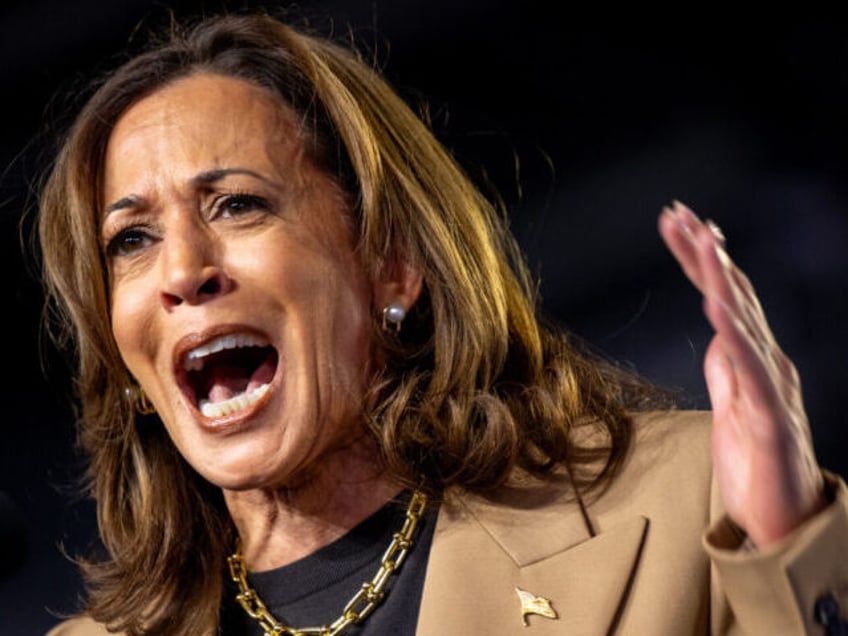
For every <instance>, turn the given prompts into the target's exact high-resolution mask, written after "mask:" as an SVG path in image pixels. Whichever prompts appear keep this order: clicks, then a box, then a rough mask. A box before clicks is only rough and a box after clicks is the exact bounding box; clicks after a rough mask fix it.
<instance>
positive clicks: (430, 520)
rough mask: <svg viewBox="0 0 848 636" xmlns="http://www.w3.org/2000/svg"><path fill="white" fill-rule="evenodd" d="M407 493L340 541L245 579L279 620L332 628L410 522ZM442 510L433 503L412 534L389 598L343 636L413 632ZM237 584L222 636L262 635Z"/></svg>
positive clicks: (228, 595) (228, 593)
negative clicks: (240, 599) (241, 599)
mask: <svg viewBox="0 0 848 636" xmlns="http://www.w3.org/2000/svg"><path fill="white" fill-rule="evenodd" d="M409 497H410V494H409V493H404V494H403V495H401V496H400V497H398V498H397V499H396V500H393V501H390V502H389V503H387V504H386V505H385V506H383V507H382V508H381V509H380V510H378V511H377V512H376V513H374V514H373V515H372V516H370V517H369V518H368V519H366V520H365V521H363V522H362V523H360V524H359V525H358V526H356V527H355V528H353V529H352V530H351V531H350V532H348V533H347V534H346V535H344V536H343V537H341V538H339V539H337V540H336V541H334V542H333V543H331V544H329V545H327V546H324V547H323V548H321V549H320V550H318V551H317V552H315V553H313V554H310V555H309V556H307V557H304V558H303V559H300V560H299V561H295V562H294V563H290V564H289V565H286V566H284V567H281V568H277V569H276V570H269V571H267V572H259V573H252V574H249V575H248V581H249V583H250V585H251V587H253V589H254V590H256V592H257V594H258V595H259V597H260V598H261V599H262V601H263V602H264V603H265V606H266V607H267V608H268V610H269V611H270V612H271V613H272V614H273V615H274V617H275V618H276V619H277V620H278V621H280V622H281V623H284V624H286V625H290V626H292V627H296V628H304V627H317V626H320V625H329V624H331V623H333V622H334V621H335V620H336V619H337V618H339V616H341V614H342V611H343V609H344V607H345V605H347V603H348V602H349V601H350V599H351V598H352V597H353V595H354V594H356V592H357V591H358V590H359V589H360V588H361V587H362V584H363V583H366V582H369V581H371V579H372V578H373V577H374V575H375V574H376V573H377V571H378V570H379V569H380V562H381V559H382V558H383V555H384V553H385V552H386V549H387V548H388V547H389V544H390V543H391V542H392V535H394V533H396V532H398V531H400V529H401V527H402V526H403V523H404V520H405V518H406V508H407V505H408V503H409ZM436 512H437V507H436V506H434V505H428V506H427V509H426V510H425V512H424V514H423V515H422V516H421V519H420V520H419V522H418V527H417V528H416V530H415V534H414V536H413V537H412V540H413V542H414V544H413V546H412V548H411V549H410V551H409V552H408V553H407V555H406V560H405V561H404V562H403V564H402V565H401V566H400V568H399V569H397V570H396V571H395V573H394V574H393V575H392V576H391V577H390V578H389V581H388V583H387V586H386V590H387V591H386V595H385V597H384V599H383V601H382V603H380V604H379V605H378V606H377V607H376V608H375V609H374V611H373V612H372V613H371V614H370V615H369V616H368V617H367V618H366V619H365V620H364V621H363V622H362V623H360V624H358V625H351V626H350V627H349V628H348V629H347V631H345V632H344V633H345V636H347V635H351V636H352V635H356V636H386V635H387V634H392V635H393V636H395V635H396V636H404V635H407V634H408V635H410V636H411V635H413V634H414V633H415V626H416V624H417V622H418V609H419V606H420V605H421V594H422V591H423V589H424V575H425V574H426V570H427V557H428V555H429V552H430V544H431V542H432V539H433V528H434V527H435V525H436V524H435V522H436ZM235 595H236V586H235V584H233V583H230V584H229V585H227V586H226V587H225V597H224V600H223V603H222V613H221V629H220V633H221V634H222V635H224V636H254V635H255V636H263V633H264V632H263V630H262V628H261V627H260V626H259V623H258V622H256V620H255V619H253V618H250V617H249V616H248V615H247V613H246V612H245V611H244V609H243V608H242V607H241V606H240V605H239V604H238V602H237V601H236V600H235Z"/></svg>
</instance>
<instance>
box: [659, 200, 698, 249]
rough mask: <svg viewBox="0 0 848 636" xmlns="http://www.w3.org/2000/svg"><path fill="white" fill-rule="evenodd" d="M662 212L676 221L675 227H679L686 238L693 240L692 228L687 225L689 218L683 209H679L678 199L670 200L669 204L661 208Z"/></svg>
mask: <svg viewBox="0 0 848 636" xmlns="http://www.w3.org/2000/svg"><path fill="white" fill-rule="evenodd" d="M663 213H664V214H668V215H669V216H670V217H671V218H672V219H674V222H675V223H677V227H679V228H680V231H681V232H682V233H683V235H684V236H685V237H686V238H688V239H689V240H694V235H693V234H692V228H691V227H690V225H689V224H690V222H691V219H690V218H688V217H687V216H686V214H685V212H684V211H683V210H681V208H680V205H679V202H678V201H672V202H671V205H667V206H665V207H664V208H663Z"/></svg>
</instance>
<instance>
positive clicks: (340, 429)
mask: <svg viewBox="0 0 848 636" xmlns="http://www.w3.org/2000/svg"><path fill="white" fill-rule="evenodd" d="M102 195H103V206H104V209H105V210H106V213H105V214H104V218H103V221H102V235H103V243H104V246H105V249H106V252H107V255H108V258H109V264H110V276H111V309H112V324H113V333H114V336H115V339H116V342H117V344H118V347H119V350H120V351H121V354H122V357H123V359H124V362H125V363H126V365H127V367H128V369H129V370H130V372H131V373H132V374H133V375H134V376H135V378H136V379H137V380H138V381H139V383H140V384H141V386H142V387H143V388H144V390H145V392H146V393H147V395H148V396H149V398H150V399H151V401H152V403H153V404H154V406H155V407H156V409H157V411H158V413H159V415H160V417H161V419H162V421H163V422H164V424H165V426H166V428H167V430H168V433H169V435H170V436H171V438H172V439H173V441H174V443H175V445H176V446H177V448H178V449H179V451H180V452H181V453H182V455H183V456H184V457H185V458H186V460H187V461H188V462H189V463H190V464H191V465H192V466H193V467H194V468H195V469H196V470H197V471H198V472H199V473H200V474H202V475H203V476H204V477H205V478H206V479H208V480H209V481H211V482H212V483H214V484H216V485H218V486H219V487H221V488H222V489H223V491H224V495H225V500H226V502H227V505H228V508H229V510H230V513H231V514H232V516H233V519H234V520H235V522H236V525H237V528H238V531H239V534H240V536H241V538H242V542H243V552H244V554H245V558H246V560H247V562H248V565H249V566H250V568H251V569H253V570H262V569H268V568H271V567H277V566H279V565H283V564H285V563H288V562H291V561H293V560H295V559H297V558H300V557H302V556H304V555H306V554H309V553H311V552H313V551H314V550H316V549H318V548H319V547H321V546H323V545H326V544H327V543H329V542H330V541H332V540H334V539H335V538H337V537H338V536H340V535H342V534H343V533H344V532H345V531H346V530H347V529H349V528H350V527H352V526H353V525H355V524H356V523H358V522H359V521H361V520H362V519H364V518H366V517H367V516H368V515H370V514H371V513H372V512H374V511H375V510H376V509H377V508H379V507H380V506H381V505H382V504H383V503H384V502H385V501H386V500H387V499H389V498H390V497H391V496H393V495H394V494H396V492H397V487H396V486H394V485H393V484H392V482H391V481H390V480H389V479H387V478H386V477H385V475H384V474H383V472H382V469H381V466H380V462H379V459H378V458H379V453H378V449H377V448H376V447H375V445H374V442H373V439H372V438H371V437H370V436H369V435H367V434H366V432H365V430H364V428H363V426H362V423H361V409H362V401H363V398H364V392H365V388H366V387H367V386H368V382H369V378H370V375H371V373H372V372H373V371H374V367H375V366H376V364H377V361H376V355H375V352H374V351H373V349H372V345H371V340H370V337H369V333H370V329H371V321H372V317H373V316H375V315H379V311H380V310H381V309H382V307H384V306H385V305H386V304H388V303H390V302H399V303H400V304H401V305H403V306H404V307H406V308H409V307H410V306H411V305H412V304H413V303H414V302H415V300H416V298H417V296H418V294H419V293H420V289H421V278H420V275H419V274H418V273H417V272H415V271H414V270H413V269H412V268H410V267H408V266H398V264H393V266H389V267H387V268H386V271H385V272H384V274H385V275H381V276H378V277H377V280H376V281H372V280H369V278H368V276H367V275H366V274H365V270H364V268H363V266H362V263H361V262H359V259H358V257H357V254H356V251H355V249H354V236H353V232H352V229H351V225H350V222H349V217H348V213H347V209H346V204H345V199H344V197H343V196H342V194H341V193H340V192H339V190H338V188H337V187H336V186H335V184H334V183H333V182H332V180H331V179H330V178H329V177H328V176H327V175H325V174H323V173H321V171H320V170H318V169H316V167H315V166H314V165H313V164H312V163H311V162H310V160H309V159H308V156H307V155H306V153H305V151H304V145H303V140H302V139H301V131H300V129H299V128H298V126H297V125H296V123H295V122H294V120H293V117H292V116H291V114H290V112H289V111H288V110H287V109H286V108H285V107H284V106H283V105H281V103H280V102H279V101H278V100H277V99H276V98H275V97H274V96H273V95H272V94H270V93H269V92H267V91H265V90H264V89H261V88H258V87H256V86H253V85H251V84H249V83H246V82H244V81H241V80H237V79H233V78H226V77H221V76H213V75H204V74H199V75H195V76H191V77H189V78H186V79H182V80H179V81H177V82H175V83H173V84H171V85H169V86H166V87H165V88H162V89H160V90H158V91H156V92H154V93H153V94H152V95H150V96H148V97H146V98H144V99H142V100H141V101H139V102H138V103H136V104H135V105H134V106H132V107H131V108H130V109H129V110H128V111H127V112H126V113H125V114H124V115H123V116H122V117H121V119H120V120H119V122H118V124H117V126H116V127H115V130H114V131H113V134H112V136H111V138H110V141H109V145H108V148H107V155H106V163H105V175H104V186H103V193H102ZM659 229H660V233H661V235H662V237H663V239H664V240H665V242H666V243H667V245H668V247H669V249H670V250H671V252H672V253H673V254H674V256H675V258H676V259H677V260H678V261H679V263H680V265H681V267H682V268H683V270H684V272H685V273H686V275H687V276H688V277H689V279H690V280H691V281H692V283H693V284H694V285H695V286H696V287H697V288H698V289H699V290H700V291H701V293H702V294H703V295H704V309H705V313H706V316H707V318H708V320H709V321H710V323H711V325H712V326H713V328H714V329H715V332H716V334H715V337H714V339H713V341H712V343H711V345H710V347H709V350H708V352H707V356H706V360H705V374H706V378H707V383H708V387H709V390H710V396H711V400H712V407H713V411H714V428H713V449H714V463H715V469H716V475H717V479H718V482H719V486H720V489H721V492H722V495H723V497H724V501H725V504H726V506H727V509H728V511H729V513H730V515H731V517H732V518H733V519H734V520H735V521H736V522H737V523H738V524H739V525H740V526H742V527H743V528H744V529H745V530H746V531H747V532H748V534H749V536H750V537H751V539H752V540H753V541H754V542H755V543H756V544H757V545H759V546H761V547H763V546H766V545H769V544H770V543H773V542H775V541H779V540H780V539H781V538H783V537H784V536H786V535H787V534H788V533H789V532H791V531H792V530H793V529H794V528H796V527H797V526H798V525H799V524H800V523H802V522H803V521H804V520H805V519H807V518H808V517H810V516H811V515H812V514H814V513H815V512H816V511H817V510H819V509H820V508H821V506H822V505H823V500H822V494H821V493H822V478H821V474H820V471H819V469H818V467H817V465H816V461H815V456H814V453H813V448H812V443H811V439H810V432H809V427H808V424H807V420H806V415H805V412H804V408H803V404H802V401H801V391H800V384H799V380H798V377H797V372H796V371H795V369H794V367H793V366H792V364H791V362H790V361H789V360H788V359H787V358H786V356H785V355H784V354H783V352H782V351H781V350H780V348H779V347H778V346H777V344H776V343H775V341H774V338H773V336H772V334H771V331H770V330H769V328H768V324H767V322H766V320H765V317H764V315H763V312H762V309H761V307H760V304H759V302H758V300H757V297H756V294H755V293H754V290H753V288H752V287H751V285H750V283H749V282H748V280H747V278H746V277H745V276H744V275H743V274H742V273H741V272H740V271H739V270H738V268H737V267H736V266H735V265H734V264H733V263H732V261H731V260H730V259H729V257H728V256H727V254H726V252H725V251H724V248H723V243H722V241H721V240H720V238H718V236H717V234H716V232H715V231H714V228H711V227H710V225H709V224H707V223H704V222H702V221H701V220H700V219H698V217H696V216H695V215H694V213H692V212H691V211H690V210H689V209H688V208H686V207H685V206H683V205H682V204H679V203H675V204H673V205H672V206H671V207H670V208H668V209H666V210H665V211H664V212H663V213H662V215H661V217H660V220H659ZM230 333H250V334H253V335H256V336H259V337H261V338H263V339H264V340H265V341H267V342H268V343H269V344H270V345H272V346H273V347H274V349H275V350H276V352H277V361H276V364H275V365H270V370H269V377H267V378H263V381H270V390H269V391H268V393H267V394H266V395H265V396H264V397H263V398H262V399H261V400H260V401H259V402H258V403H257V404H255V405H254V406H252V407H250V408H247V409H245V410H243V411H240V412H237V413H234V414H232V415H229V416H226V417H222V418H207V417H204V416H202V415H200V413H199V411H197V409H196V407H195V404H194V400H192V399H191V398H190V396H187V395H186V393H185V391H184V390H183V388H181V386H180V380H179V376H180V372H179V367H180V365H181V364H182V359H183V356H184V355H185V353H186V352H187V351H189V350H190V349H192V348H193V347H196V346H198V345H200V344H202V343H204V342H207V341H208V340H209V339H210V338H212V337H215V336H219V335H222V334H230Z"/></svg>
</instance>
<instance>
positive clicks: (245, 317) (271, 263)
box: [102, 75, 420, 569]
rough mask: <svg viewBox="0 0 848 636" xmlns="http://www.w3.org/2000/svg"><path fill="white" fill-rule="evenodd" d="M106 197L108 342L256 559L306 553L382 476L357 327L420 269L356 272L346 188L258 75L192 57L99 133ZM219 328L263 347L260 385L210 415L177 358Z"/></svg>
mask: <svg viewBox="0 0 848 636" xmlns="http://www.w3.org/2000/svg"><path fill="white" fill-rule="evenodd" d="M221 171H224V172H221ZM103 203H104V209H105V210H106V213H105V214H104V219H103V221H102V235H103V243H104V246H106V251H107V254H108V256H109V261H110V274H111V309H112V327H113V333H114V336H115V339H116V341H117V344H118V347H119V350H120V352H121V355H122V357H123V359H124V362H125V363H126V365H127V367H128V369H129V370H130V372H131V373H132V374H133V375H134V376H135V378H136V379H137V380H138V381H139V383H140V384H141V386H142V387H143V388H144V390H145V392H146V393H147V395H148V396H149V398H150V400H151V401H152V403H153V405H154V406H155V407H156V410H157V412H158V413H159V416H160V417H161V419H162V421H163V422H164V424H165V426H166V428H167V430H168V433H169V435H170V437H171V438H172V440H173V441H174V443H175V445H176V446H177V448H178V449H179V451H180V453H181V454H182V455H183V456H184V457H185V458H186V460H187V461H188V462H189V463H190V464H191V465H192V466H193V467H194V468H195V469H196V470H197V471H198V472H199V473H200V474H201V475H203V476H204V477H205V478H206V479H208V480H209V481H211V482H212V483H214V484H216V485H218V486H219V487H221V488H222V489H224V493H225V499H226V501H227V505H228V507H229V509H230V512H231V514H232V515H233V518H234V520H235V521H236V525H237V527H238V529H239V533H240V536H241V538H242V541H243V552H244V555H245V557H246V559H247V561H248V563H249V565H251V567H252V568H253V569H265V568H267V567H274V566H278V565H281V564H282V563H285V562H289V561H292V560H294V559H296V558H299V557H300V556H303V555H304V554H308V553H309V552H311V551H313V550H314V549H317V547H320V546H321V545H324V544H326V543H328V542H329V541H332V540H333V539H335V538H337V537H338V536H339V535H341V534H342V533H343V532H344V531H345V530H346V529H347V528H349V527H351V526H353V525H354V524H356V523H358V522H359V521H361V520H362V519H364V518H366V517H367V516H368V515H369V514H371V513H372V512H373V511H375V510H376V509H377V508H379V507H380V506H381V505H382V504H383V503H384V502H385V501H386V500H387V499H388V498H390V497H391V496H392V495H394V494H395V493H396V491H397V488H396V487H395V486H393V485H392V484H391V482H389V481H388V480H387V479H385V478H384V475H383V473H382V469H381V466H380V463H379V461H378V453H377V449H376V446H375V443H374V441H373V438H372V437H371V436H370V435H368V434H366V432H365V430H364V428H363V426H362V418H361V408H362V400H363V395H364V390H365V387H366V386H367V383H368V378H369V375H370V373H371V372H372V371H373V369H372V367H373V364H374V363H373V360H374V354H373V351H372V347H371V344H370V342H371V340H370V335H369V334H370V330H371V320H372V315H374V314H376V313H377V312H378V308H382V307H383V306H385V305H386V304H388V303H389V302H400V303H401V304H402V305H404V306H406V307H407V308H408V307H409V306H410V305H411V304H412V303H413V302H414V300H415V298H416V297H417V294H418V290H419V289H420V278H416V275H415V273H414V272H412V271H411V270H410V269H409V268H397V267H396V268H394V269H393V271H395V272H400V273H399V274H398V275H397V276H395V277H394V278H392V277H388V276H387V277H380V280H379V282H378V283H377V284H374V285H372V284H371V282H370V281H369V279H368V277H367V276H366V274H365V271H364V268H363V266H362V264H361V263H360V262H359V259H358V257H357V255H356V253H355V251H354V238H353V233H352V230H351V224H350V222H349V218H348V214H347V209H346V205H345V201H344V198H343V196H342V195H341V193H340V191H339V189H338V188H337V187H336V186H335V184H334V183H333V182H332V181H331V180H330V179H329V178H328V176H327V175H325V174H323V173H322V172H321V171H319V170H318V169H316V168H315V166H314V165H313V164H312V163H311V162H310V160H309V159H308V157H307V156H306V153H305V152H304V145H303V142H302V140H301V138H300V131H299V129H298V127H297V125H296V124H295V122H294V120H293V117H292V116H291V115H290V113H289V111H288V110H286V109H285V108H284V107H283V106H282V105H281V104H280V102H279V101H278V100H277V99H276V98H275V97H274V96H273V95H272V94H271V93H269V92H267V91H265V90H264V89H262V88H259V87H256V86H253V85H251V84H249V83H247V82H244V81H241V80H237V79H233V78H226V77H221V76H212V75H196V76H191V77H189V78H186V79H182V80H179V81H177V82H175V83H173V84H171V85H169V86H166V87H164V88H162V89H160V90H158V91H156V92H155V93H153V94H152V95H150V96H148V97H146V98H144V99H142V100H141V101H139V102H138V103H136V104H135V105H134V106H132V107H131V108H130V109H129V110H128V111H127V112H126V113H125V114H124V115H123V116H122V117H121V119H120V120H119V121H118V124H117V126H116V127H115V129H114V131H113V133H112V135H111V137H110V141H109V144H108V148H107V154H106V162H105V178H104V187H103ZM230 333H250V334H254V335H258V336H260V337H262V338H263V339H265V340H267V342H268V343H270V344H271V345H272V346H273V347H274V348H275V349H276V352H277V358H278V359H277V364H276V367H275V368H274V367H273V365H272V372H273V376H272V377H271V378H270V390H269V391H268V392H267V394H266V395H265V396H264V397H263V398H262V399H261V400H260V402H259V403H258V404H257V405H254V406H252V407H250V408H248V409H245V410H243V411H240V412H237V413H234V414H232V415H229V416H227V417H222V418H207V417H204V416H202V415H201V414H200V412H199V411H198V410H197V409H196V408H195V405H194V400H192V399H190V398H189V397H187V396H186V395H185V392H184V391H183V390H182V389H181V386H180V383H179V371H178V368H179V367H180V365H181V364H182V359H183V356H184V354H185V353H186V352H187V351H188V350H189V349H191V348H193V347H196V346H197V345H199V344H201V343H203V342H206V341H208V340H209V338H211V337H213V336H219V335H222V334H230ZM265 380H266V381H267V380H268V378H265Z"/></svg>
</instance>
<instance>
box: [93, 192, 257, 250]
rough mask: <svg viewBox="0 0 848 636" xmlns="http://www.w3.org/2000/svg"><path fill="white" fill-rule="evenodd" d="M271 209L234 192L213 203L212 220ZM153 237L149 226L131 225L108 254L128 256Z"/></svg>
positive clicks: (113, 242) (109, 245)
mask: <svg viewBox="0 0 848 636" xmlns="http://www.w3.org/2000/svg"><path fill="white" fill-rule="evenodd" d="M269 209H270V206H269V204H268V201H266V200H265V199H264V198H262V197H260V196H257V195H255V194H248V193H246V192H233V193H230V194H225V195H222V196H220V197H218V198H217V199H215V200H214V201H213V202H212V206H211V215H210V216H211V218H212V219H215V218H237V217H239V216H240V215H242V214H247V213H249V212H252V211H255V210H261V211H267V210H269ZM153 238H154V237H153V235H152V232H151V230H150V228H149V227H148V226H147V225H131V226H129V227H126V228H123V229H120V230H118V231H117V232H116V233H115V235H114V236H113V237H112V238H111V239H109V240H108V241H107V242H106V254H107V255H108V256H109V257H112V258H114V257H119V256H128V255H130V254H132V253H133V252H135V251H137V250H139V249H142V248H143V247H145V242H148V241H151V240H153Z"/></svg>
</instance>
